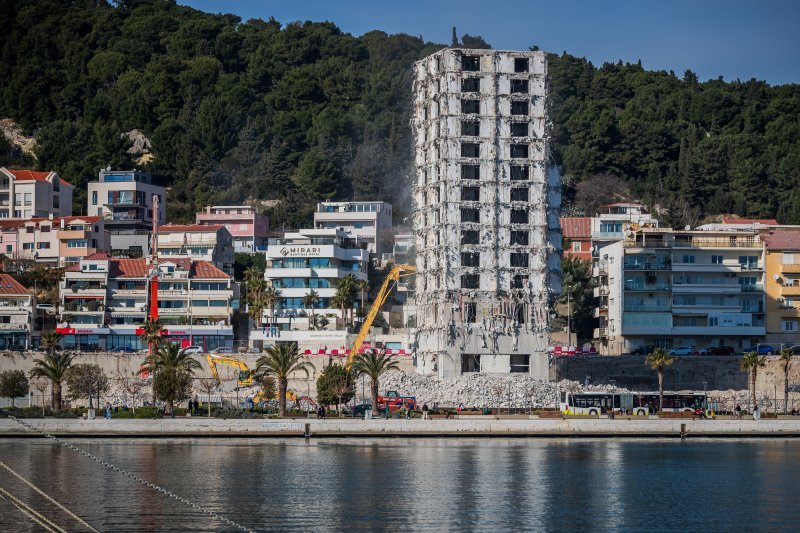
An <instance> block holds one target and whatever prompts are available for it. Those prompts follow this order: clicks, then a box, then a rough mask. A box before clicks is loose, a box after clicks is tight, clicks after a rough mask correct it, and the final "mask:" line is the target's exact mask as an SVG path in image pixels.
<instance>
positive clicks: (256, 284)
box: [244, 266, 267, 328]
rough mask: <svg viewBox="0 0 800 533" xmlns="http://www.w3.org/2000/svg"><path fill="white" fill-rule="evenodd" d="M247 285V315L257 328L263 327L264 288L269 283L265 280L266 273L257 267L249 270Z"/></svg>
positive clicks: (246, 273)
mask: <svg viewBox="0 0 800 533" xmlns="http://www.w3.org/2000/svg"><path fill="white" fill-rule="evenodd" d="M244 279H245V283H246V285H247V314H248V315H249V316H250V318H252V319H253V321H254V322H255V323H256V328H258V327H260V326H261V322H262V320H263V314H264V308H265V307H266V304H265V302H264V287H266V284H267V282H266V281H265V280H264V272H263V271H261V270H260V269H258V268H256V267H254V266H253V267H250V268H248V269H247V270H246V271H245V273H244Z"/></svg>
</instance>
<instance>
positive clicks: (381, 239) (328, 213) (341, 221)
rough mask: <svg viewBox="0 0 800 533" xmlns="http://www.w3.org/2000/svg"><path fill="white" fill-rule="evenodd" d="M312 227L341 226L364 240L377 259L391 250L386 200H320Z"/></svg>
mask: <svg viewBox="0 0 800 533" xmlns="http://www.w3.org/2000/svg"><path fill="white" fill-rule="evenodd" d="M314 227H315V228H317V229H342V230H344V231H346V232H348V233H350V234H351V235H353V236H355V237H357V238H358V240H359V241H363V242H366V243H367V246H368V248H369V251H370V252H372V253H373V254H374V255H375V257H376V258H378V259H380V258H382V257H383V255H384V254H390V253H391V252H392V205H391V204H387V203H386V202H320V203H318V204H317V210H316V212H315V213H314Z"/></svg>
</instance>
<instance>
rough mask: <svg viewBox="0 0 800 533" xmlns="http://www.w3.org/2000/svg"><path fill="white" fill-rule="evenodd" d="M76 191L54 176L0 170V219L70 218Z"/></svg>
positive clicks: (33, 171)
mask: <svg viewBox="0 0 800 533" xmlns="http://www.w3.org/2000/svg"><path fill="white" fill-rule="evenodd" d="M73 189H74V187H73V186H72V185H71V184H69V183H68V182H66V181H64V180H63V179H61V178H60V177H59V175H58V174H56V173H55V172H37V171H35V170H13V169H8V168H5V167H0V218H32V217H47V216H69V215H71V214H72V190H73Z"/></svg>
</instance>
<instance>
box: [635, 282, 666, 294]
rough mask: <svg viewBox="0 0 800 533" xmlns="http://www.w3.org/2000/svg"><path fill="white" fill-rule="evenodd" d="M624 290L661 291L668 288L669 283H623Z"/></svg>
mask: <svg viewBox="0 0 800 533" xmlns="http://www.w3.org/2000/svg"><path fill="white" fill-rule="evenodd" d="M625 290H626V291H631V292H663V291H668V290H670V286H669V283H645V284H644V285H634V284H632V283H626V284H625Z"/></svg>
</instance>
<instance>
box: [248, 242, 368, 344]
mask: <svg viewBox="0 0 800 533" xmlns="http://www.w3.org/2000/svg"><path fill="white" fill-rule="evenodd" d="M266 256H267V268H266V271H265V272H264V278H265V279H266V280H267V282H268V283H269V284H270V285H271V286H272V287H275V288H276V289H278V290H279V291H280V298H279V299H278V302H277V304H276V306H275V307H276V310H275V321H274V323H273V322H272V317H271V316H270V310H269V309H266V310H265V311H264V317H263V320H262V323H261V324H257V327H261V328H263V329H262V330H261V331H254V332H251V335H250V338H251V339H257V340H265V339H268V338H269V337H271V336H274V334H276V332H280V331H288V330H294V329H300V330H308V329H314V328H313V327H312V315H313V316H314V317H323V316H324V317H325V320H327V321H329V324H328V325H327V329H337V328H343V326H344V322H343V320H342V313H341V310H340V309H339V308H338V306H336V305H335V304H334V303H333V302H332V301H331V299H332V298H333V297H334V295H335V294H336V286H337V283H338V281H339V280H340V279H342V278H344V277H345V276H348V275H352V276H353V277H355V278H356V279H357V280H366V279H367V270H368V266H369V251H368V250H367V249H366V244H362V243H360V242H359V240H358V239H357V238H356V237H354V236H353V235H351V234H350V233H348V232H346V231H342V230H340V229H301V230H298V231H297V232H290V233H286V234H285V235H284V238H283V239H276V240H275V241H273V242H270V245H269V246H268V249H267V252H266ZM312 290H313V291H315V292H316V293H317V294H318V295H319V298H318V300H317V301H316V303H315V305H314V306H313V308H311V307H309V306H307V305H306V304H305V303H304V302H303V298H304V297H305V296H307V295H308V294H309V293H310V292H311V291H312ZM318 326H319V324H318Z"/></svg>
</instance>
